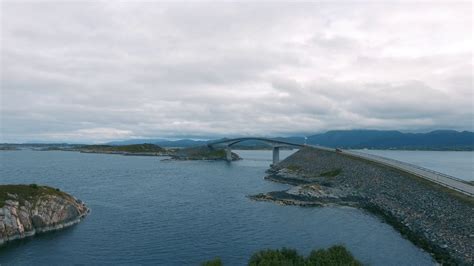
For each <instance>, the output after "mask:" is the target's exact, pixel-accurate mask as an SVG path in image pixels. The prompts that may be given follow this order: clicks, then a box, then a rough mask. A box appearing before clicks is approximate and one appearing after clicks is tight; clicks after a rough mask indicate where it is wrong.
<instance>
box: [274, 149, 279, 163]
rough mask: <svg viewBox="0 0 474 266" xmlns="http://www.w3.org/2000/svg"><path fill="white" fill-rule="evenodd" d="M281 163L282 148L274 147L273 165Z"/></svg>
mask: <svg viewBox="0 0 474 266" xmlns="http://www.w3.org/2000/svg"><path fill="white" fill-rule="evenodd" d="M279 162H280V147H273V165H276V164H277V163H279Z"/></svg>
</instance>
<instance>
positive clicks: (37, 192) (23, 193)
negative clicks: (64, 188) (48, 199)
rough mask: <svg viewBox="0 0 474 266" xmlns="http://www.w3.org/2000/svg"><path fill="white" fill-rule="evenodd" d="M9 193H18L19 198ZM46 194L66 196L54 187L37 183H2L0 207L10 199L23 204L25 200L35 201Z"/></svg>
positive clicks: (0, 187)
mask: <svg viewBox="0 0 474 266" xmlns="http://www.w3.org/2000/svg"><path fill="white" fill-rule="evenodd" d="M8 194H10V195H16V196H17V199H14V198H12V197H11V196H9V195H8ZM44 195H58V196H64V195H65V193H64V192H61V191H59V190H58V189H55V188H52V187H47V186H38V185H37V184H30V185H0V208H1V207H3V206H4V205H5V201H6V200H8V199H11V200H15V201H19V202H20V204H22V205H23V203H24V201H25V200H27V201H30V202H33V201H36V200H37V199H38V198H40V197H41V196H44Z"/></svg>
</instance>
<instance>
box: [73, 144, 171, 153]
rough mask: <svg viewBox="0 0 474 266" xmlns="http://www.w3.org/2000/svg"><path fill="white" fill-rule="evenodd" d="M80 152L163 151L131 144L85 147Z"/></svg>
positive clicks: (152, 145)
mask: <svg viewBox="0 0 474 266" xmlns="http://www.w3.org/2000/svg"><path fill="white" fill-rule="evenodd" d="M79 150H81V151H94V152H130V153H139V152H163V151H165V149H163V148H162V147H160V146H158V145H154V144H146V143H145V144H132V145H123V146H112V145H85V146H81V147H80V148H79Z"/></svg>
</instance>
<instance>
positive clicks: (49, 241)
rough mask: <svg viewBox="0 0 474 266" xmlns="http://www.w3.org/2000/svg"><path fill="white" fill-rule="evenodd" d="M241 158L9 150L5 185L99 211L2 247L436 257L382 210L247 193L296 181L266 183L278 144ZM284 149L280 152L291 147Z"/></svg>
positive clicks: (20, 256) (178, 260) (144, 255)
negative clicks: (334, 249)
mask: <svg viewBox="0 0 474 266" xmlns="http://www.w3.org/2000/svg"><path fill="white" fill-rule="evenodd" d="M237 153H238V154H239V155H240V156H241V157H243V158H244V160H242V161H238V162H233V163H230V164H229V163H226V162H206V161H179V162H178V161H160V159H162V158H158V157H139V156H121V155H105V154H82V153H76V152H59V151H50V152H39V151H9V152H0V163H1V165H0V183H2V184H6V183H37V184H44V185H50V186H54V187H59V188H61V189H62V190H63V191H66V192H68V193H71V194H72V195H74V196H76V197H78V198H80V199H82V200H84V201H85V202H86V203H87V204H88V206H89V207H90V208H91V209H92V213H91V214H90V215H89V216H88V217H87V218H86V219H85V220H84V221H83V222H81V223H80V224H78V225H76V226H74V227H72V228H69V229H66V230H63V231H58V232H55V233H48V234H43V235H38V236H35V237H32V238H29V239H27V240H24V241H18V242H14V243H11V244H8V245H7V246H5V247H3V248H0V263H2V264H3V263H5V264H35V265H37V264H72V263H75V264H104V263H109V264H162V265H184V264H186V265H198V264H199V263H201V262H203V261H205V260H209V259H212V258H214V257H216V256H219V257H221V258H222V260H223V262H224V263H225V264H226V265H244V264H245V263H246V262H247V260H248V258H249V257H250V255H251V254H252V253H254V252H255V251H257V250H260V249H264V248H281V247H291V248H296V249H298V250H299V251H300V252H301V253H303V254H305V255H306V254H308V253H309V252H310V250H312V249H315V248H326V247H329V246H331V245H334V244H343V245H345V246H346V247H347V248H348V249H349V250H350V251H351V252H352V253H353V254H354V256H355V257H356V258H358V259H359V260H360V261H362V262H363V263H366V264H370V265H433V263H434V261H433V260H432V259H431V257H430V256H429V255H428V254H427V253H426V252H424V251H422V250H420V249H419V248H417V247H415V246H414V245H413V244H411V243H410V242H409V241H408V240H406V239H404V238H402V237H401V236H400V234H399V233H398V232H396V231H395V230H394V229H393V228H391V227H390V226H389V225H387V224H385V223H382V222H381V221H380V220H379V219H378V218H376V217H374V216H372V215H370V214H366V213H364V212H363V211H360V210H357V209H353V208H338V207H331V208H302V207H296V206H280V205H277V204H274V203H269V202H255V201H252V200H250V199H248V198H247V197H246V196H247V195H252V194H257V193H261V192H269V191H275V190H283V189H286V188H288V187H289V186H287V185H283V184H277V183H273V182H269V181H265V180H264V179H263V177H264V176H265V170H266V169H268V166H269V164H270V163H271V151H237ZM290 153H291V152H290V151H282V155H281V157H282V158H283V157H285V156H287V155H288V154H290Z"/></svg>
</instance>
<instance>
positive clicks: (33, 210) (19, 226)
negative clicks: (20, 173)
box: [0, 184, 89, 245]
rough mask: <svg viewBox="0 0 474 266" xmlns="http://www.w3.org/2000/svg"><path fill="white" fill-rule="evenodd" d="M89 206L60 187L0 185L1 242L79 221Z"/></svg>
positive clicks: (60, 227)
mask: <svg viewBox="0 0 474 266" xmlns="http://www.w3.org/2000/svg"><path fill="white" fill-rule="evenodd" d="M88 213H89V209H88V208H87V206H86V205H85V204H84V203H83V202H82V201H81V200H78V199H76V198H74V197H73V196H71V195H69V194H67V193H64V192H62V191H60V190H59V189H55V188H51V187H47V186H38V185H36V184H31V185H0V245H2V244H5V243H6V242H8V241H12V240H15V239H21V238H25V237H28V236H33V235H35V234H37V233H42V232H47V231H52V230H59V229H62V228H65V227H68V226H71V225H74V224H76V223H78V222H80V221H81V220H82V219H83V218H84V217H85V216H86V215H87V214H88Z"/></svg>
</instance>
